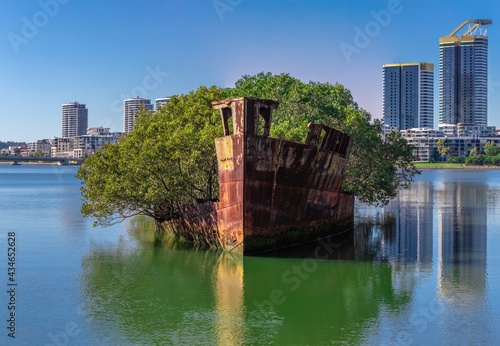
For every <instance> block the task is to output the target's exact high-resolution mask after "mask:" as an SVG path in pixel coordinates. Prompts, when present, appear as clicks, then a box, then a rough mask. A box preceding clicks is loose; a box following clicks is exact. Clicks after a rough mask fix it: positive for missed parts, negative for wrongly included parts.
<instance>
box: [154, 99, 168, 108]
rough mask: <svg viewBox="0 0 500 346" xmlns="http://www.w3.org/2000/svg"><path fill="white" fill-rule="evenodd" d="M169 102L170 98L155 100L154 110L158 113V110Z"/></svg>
mask: <svg viewBox="0 0 500 346" xmlns="http://www.w3.org/2000/svg"><path fill="white" fill-rule="evenodd" d="M168 101H170V97H161V98H158V99H156V100H155V103H156V110H157V111H158V108H160V107H162V106H165V105H166V104H167V102H168Z"/></svg>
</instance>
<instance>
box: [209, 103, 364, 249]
mask: <svg viewBox="0 0 500 346" xmlns="http://www.w3.org/2000/svg"><path fill="white" fill-rule="evenodd" d="M212 105H213V107H214V109H219V110H220V112H221V120H222V124H223V130H224V134H225V136H224V137H222V138H217V139H216V140H215V145H216V152H217V159H218V168H219V184H220V196H221V197H220V202H219V203H217V207H216V209H217V228H218V232H219V235H220V238H221V239H222V243H223V247H225V248H226V249H233V248H235V247H240V249H241V251H242V252H243V253H244V254H245V253H249V252H253V251H258V250H265V249H266V248H269V247H272V246H278V245H279V244H278V243H277V242H278V241H279V239H281V238H280V237H282V236H286V235H290V234H291V233H292V231H293V232H295V233H294V235H293V237H294V239H296V240H297V241H300V240H306V239H307V238H308V237H312V236H315V234H316V231H317V230H319V229H322V228H328V227H329V226H331V225H336V224H340V223H342V222H344V221H349V220H352V218H353V214H354V197H353V196H352V195H350V194H349V193H346V192H344V191H342V189H341V186H342V180H343V173H344V167H345V164H346V156H347V154H348V152H349V149H350V145H351V138H350V136H348V135H347V134H345V133H343V132H340V131H338V130H336V129H333V128H331V127H328V126H325V125H322V124H309V125H308V127H309V133H308V137H307V139H306V142H305V143H295V142H290V141H285V140H280V139H277V138H271V137H269V131H270V124H271V119H272V110H274V109H276V108H277V106H278V103H277V102H275V101H272V100H263V99H254V98H238V99H230V100H224V101H218V102H214V103H213V104H212ZM230 119H231V120H232V128H230V127H229V120H230ZM297 232H298V234H297ZM258 237H263V238H264V239H266V240H267V241H264V242H262V244H261V245H259V246H256V245H255V243H256V240H257V239H258ZM292 241H293V239H292ZM247 245H248V246H247Z"/></svg>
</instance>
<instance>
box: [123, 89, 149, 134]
mask: <svg viewBox="0 0 500 346" xmlns="http://www.w3.org/2000/svg"><path fill="white" fill-rule="evenodd" d="M142 108H144V109H148V110H153V104H152V103H151V100H148V99H143V98H140V97H139V96H137V97H136V98H133V99H126V100H125V101H123V132H125V133H129V132H131V131H132V130H133V129H134V122H135V120H136V119H137V112H139V110H141V109H142Z"/></svg>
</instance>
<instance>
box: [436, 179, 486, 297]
mask: <svg viewBox="0 0 500 346" xmlns="http://www.w3.org/2000/svg"><path fill="white" fill-rule="evenodd" d="M487 192H488V189H487V185H486V184H482V183H474V184H471V183H441V184H440V189H439V193H438V195H437V200H438V224H439V246H438V248H439V257H438V261H439V265H438V277H439V283H438V287H439V292H440V294H441V295H442V296H443V297H445V298H458V299H457V300H460V301H461V302H469V303H474V302H475V300H476V298H477V295H482V294H484V292H485V290H486V245H487V244H486V243H487V242H486V238H487V230H486V228H487V203H486V200H487ZM473 297H475V298H473Z"/></svg>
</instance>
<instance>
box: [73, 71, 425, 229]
mask: <svg viewBox="0 0 500 346" xmlns="http://www.w3.org/2000/svg"><path fill="white" fill-rule="evenodd" d="M242 96H248V97H258V98H266V99H273V100H276V101H279V107H278V109H277V110H276V111H275V112H274V113H273V120H272V126H271V136H273V137H278V138H283V139H287V140H293V141H304V140H305V138H306V136H307V131H308V130H307V124H308V123H309V122H315V123H323V124H325V125H329V126H332V127H335V128H337V129H339V130H341V131H344V132H346V133H348V134H350V135H351V136H352V137H353V145H352V148H351V151H350V154H349V157H348V165H347V167H346V172H345V179H344V185H343V187H344V189H345V190H347V191H351V192H352V193H353V194H354V195H356V196H357V197H358V199H359V200H360V201H362V202H365V203H370V204H379V205H384V204H386V203H388V202H389V201H390V200H391V199H393V198H394V197H395V196H396V195H397V191H398V189H400V188H405V187H409V185H410V184H411V182H412V181H413V177H414V175H415V174H418V170H417V169H416V167H415V166H414V165H413V163H412V160H413V159H414V158H413V156H412V147H411V146H410V145H409V144H408V143H407V142H406V140H405V139H403V138H402V137H401V135H400V134H399V132H393V133H391V134H389V135H388V136H386V138H385V140H383V136H382V123H381V122H380V121H378V120H375V121H373V122H372V121H371V116H370V114H369V113H368V112H366V111H365V110H363V109H362V108H360V107H359V106H358V105H357V104H356V103H355V102H354V100H353V97H352V95H351V93H350V91H349V90H348V89H346V88H345V87H343V86H342V85H340V84H335V85H332V84H329V83H317V82H309V83H304V82H302V81H300V80H298V79H296V78H293V77H291V76H289V75H288V74H280V75H272V74H271V73H259V74H257V75H254V76H248V75H246V76H243V77H242V78H241V79H240V80H238V81H237V82H236V84H235V86H234V87H232V88H218V87H215V86H212V87H204V86H202V87H200V88H198V89H197V90H195V91H192V92H190V93H189V94H187V95H178V96H172V97H171V99H170V101H169V102H168V103H167V104H166V106H164V107H162V108H160V109H159V111H158V112H156V113H153V112H150V111H142V112H140V114H139V115H138V119H137V121H136V123H135V128H134V130H133V131H132V132H131V133H129V134H127V135H125V136H123V137H122V138H120V139H119V141H118V143H117V144H115V145H110V144H108V145H106V146H105V147H104V148H103V149H102V150H101V151H99V152H97V153H96V154H94V155H93V156H91V157H89V158H87V159H86V160H85V161H84V162H83V164H82V165H81V167H80V169H79V171H78V174H77V177H78V178H80V179H81V180H82V188H81V192H82V197H83V201H84V203H83V207H82V212H83V214H84V215H86V216H91V217H95V218H96V222H95V224H96V225H98V224H99V225H109V224H111V223H114V222H116V221H120V220H122V219H124V218H127V217H130V216H134V215H148V216H151V217H152V218H153V219H155V221H156V222H157V224H161V223H163V222H164V221H168V220H173V219H178V218H182V217H183V212H184V210H185V207H186V205H189V204H194V203H196V202H200V201H214V200H217V199H218V198H219V195H218V194H219V189H218V179H217V162H216V156H215V147H214V139H215V138H216V137H220V136H222V135H223V133H222V125H221V123H220V115H219V112H218V111H214V110H212V108H211V102H212V101H218V100H223V99H227V98H231V97H242Z"/></svg>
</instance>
